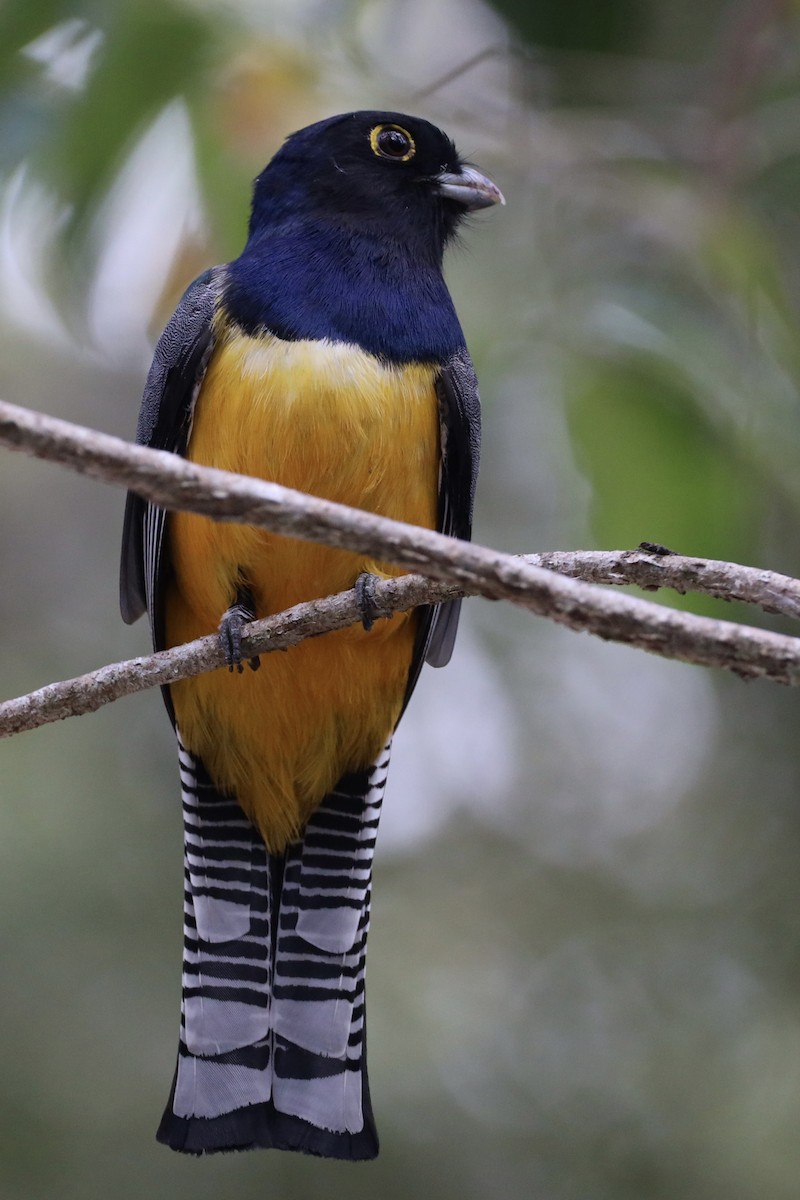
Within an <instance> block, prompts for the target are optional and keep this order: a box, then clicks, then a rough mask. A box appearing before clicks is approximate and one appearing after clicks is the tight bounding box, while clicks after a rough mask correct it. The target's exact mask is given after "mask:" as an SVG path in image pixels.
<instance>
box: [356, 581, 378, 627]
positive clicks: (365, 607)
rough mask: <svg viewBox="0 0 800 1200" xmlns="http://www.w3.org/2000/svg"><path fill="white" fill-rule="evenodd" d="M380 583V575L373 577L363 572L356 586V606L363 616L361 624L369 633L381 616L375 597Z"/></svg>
mask: <svg viewBox="0 0 800 1200" xmlns="http://www.w3.org/2000/svg"><path fill="white" fill-rule="evenodd" d="M380 582H381V577H380V575H373V574H371V573H370V572H369V571H362V573H361V574H360V575H359V576H358V578H357V579H356V582H355V584H354V587H355V592H356V604H357V605H358V611H359V612H360V614H361V624H362V625H363V626H364V629H365V631H366V632H367V633H369V631H370V629H372V626H373V625H374V624H375V620H376V618H377V617H379V616H380V615H381V608H380V605H379V604H378V601H377V599H376V597H375V588H376V585H377V584H379V583H380Z"/></svg>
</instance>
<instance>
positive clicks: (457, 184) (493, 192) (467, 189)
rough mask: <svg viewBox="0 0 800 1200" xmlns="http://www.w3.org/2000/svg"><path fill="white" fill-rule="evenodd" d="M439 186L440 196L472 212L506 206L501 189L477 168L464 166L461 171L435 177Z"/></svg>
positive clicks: (443, 173) (446, 172) (444, 172)
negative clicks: (477, 209) (499, 205)
mask: <svg viewBox="0 0 800 1200" xmlns="http://www.w3.org/2000/svg"><path fill="white" fill-rule="evenodd" d="M434 182H435V183H437V184H438V185H439V194H440V195H442V196H447V198H448V200H455V201H456V203H457V204H463V206H464V208H466V209H469V210H470V211H472V210H474V209H476V208H489V207H490V206H491V205H492V204H505V198H504V197H503V193H502V192H501V191H500V188H499V187H498V186H497V185H496V184H494V183H492V181H491V179H487V177H486V176H485V175H482V174H481V172H480V171H479V170H478V169H477V167H470V166H466V165H465V166H463V167H462V168H461V170H460V171H443V172H442V174H441V175H435V176H434Z"/></svg>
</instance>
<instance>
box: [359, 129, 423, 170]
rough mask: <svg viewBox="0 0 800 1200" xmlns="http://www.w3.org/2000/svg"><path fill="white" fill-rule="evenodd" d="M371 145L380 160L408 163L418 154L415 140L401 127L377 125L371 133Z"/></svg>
mask: <svg viewBox="0 0 800 1200" xmlns="http://www.w3.org/2000/svg"><path fill="white" fill-rule="evenodd" d="M369 144H370V146H371V147H372V153H373V154H377V156H378V158H391V159H394V161H395V162H408V160H409V159H410V158H413V157H414V155H415V154H416V152H417V147H416V145H415V144H414V139H413V138H412V136H411V134H410V133H409V132H408V130H407V129H403V127H402V126H401V125H375V126H374V127H373V128H372V129H371V130H370V133H369Z"/></svg>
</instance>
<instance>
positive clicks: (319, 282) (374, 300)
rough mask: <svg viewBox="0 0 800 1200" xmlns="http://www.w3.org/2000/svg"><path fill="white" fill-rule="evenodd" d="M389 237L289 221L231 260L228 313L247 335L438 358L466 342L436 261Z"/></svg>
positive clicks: (403, 357)
mask: <svg viewBox="0 0 800 1200" xmlns="http://www.w3.org/2000/svg"><path fill="white" fill-rule="evenodd" d="M414 251H415V247H413V246H412V247H409V246H407V245H405V244H403V243H401V242H399V241H395V240H394V239H392V238H391V237H376V236H375V235H374V234H369V235H366V234H362V233H360V232H359V231H358V230H355V229H352V228H342V227H340V226H338V225H336V224H333V223H331V224H326V223H324V222H322V221H310V220H308V219H302V220H297V221H296V222H295V221H287V222H285V223H282V224H281V225H279V226H278V227H277V228H272V229H270V230H264V231H263V232H262V233H261V234H260V235H259V236H257V237H253V238H251V240H250V241H249V242H248V244H247V246H246V247H245V249H244V251H243V252H242V254H241V255H240V257H239V258H237V259H236V260H235V261H234V262H232V263H230V265H229V267H228V272H227V282H226V285H225V291H224V305H225V308H226V310H227V314H228V316H229V318H230V319H232V320H233V321H234V322H235V323H236V324H237V325H238V326H239V327H240V328H241V329H243V330H244V331H245V332H246V333H249V334H253V335H255V334H257V333H259V332H261V331H263V330H268V331H269V332H271V333H274V334H275V335H276V336H278V337H281V338H285V339H286V340H288V341H295V340H297V339H300V338H312V339H322V338H328V339H330V340H331V341H334V342H348V343H351V344H353V345H357V346H360V347H361V348H362V349H363V350H366V351H368V352H369V353H371V354H375V355H377V356H378V357H379V358H382V359H384V360H385V361H388V362H395V363H408V362H432V363H444V362H446V361H447V359H449V358H450V357H451V355H452V354H453V353H454V352H455V351H456V350H458V349H459V348H460V347H462V346H463V345H464V335H463V333H462V331H461V326H460V325H459V322H458V317H457V316H456V312H455V309H454V307H453V302H452V300H451V298H450V293H449V292H448V290H447V286H446V284H445V282H444V279H443V277H442V273H441V269H440V267H439V264H438V263H436V262H435V261H431V259H430V257H429V256H426V255H422V254H415V252H414Z"/></svg>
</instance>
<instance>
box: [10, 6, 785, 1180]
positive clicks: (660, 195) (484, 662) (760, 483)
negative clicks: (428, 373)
mask: <svg viewBox="0 0 800 1200" xmlns="http://www.w3.org/2000/svg"><path fill="white" fill-rule="evenodd" d="M799 32H800V14H799V13H798V5H797V3H790V2H789V0H785V2H783V3H781V2H779V0H742V2H741V3H738V2H737V3H734V2H733V0H704V2H703V3H698V2H697V0H671V3H669V4H667V3H664V2H663V0H603V3H602V4H597V3H592V2H591V0H572V2H571V3H570V4H564V3H563V2H562V0H495V3H484V2H483V0H436V3H435V4H434V3H429V2H427V0H396V2H389V0H336V2H333V0H327V2H323V0H194V2H193V0H117V2H116V3H114V4H103V3H98V2H97V0H71V2H66V0H8V2H7V3H6V4H5V5H3V7H2V8H1V9H0V374H1V376H2V378H0V395H1V396H2V397H3V398H4V399H7V400H10V401H13V402H15V403H18V404H23V405H28V406H30V407H32V408H34V409H41V410H43V411H46V412H50V413H54V414H57V415H58V416H61V417H65V418H68V419H70V420H73V421H77V422H79V423H83V424H86V425H91V426H94V427H97V428H99V429H102V430H106V431H109V432H112V433H115V434H119V435H122V436H126V437H130V436H132V434H133V431H134V428H135V423H136V415H137V411H138V405H139V398H140V395H141V388H142V383H143V379H144V375H145V372H146V368H147V365H148V362H149V357H150V353H151V348H152V344H153V340H154V337H155V336H156V335H157V334H158V332H159V330H160V328H161V327H162V325H163V323H164V322H165V320H166V319H167V317H168V315H169V313H170V312H171V310H172V307H173V306H174V304H175V302H176V300H177V298H178V296H179V295H180V293H181V292H182V290H183V288H184V286H185V284H186V283H187V282H188V281H189V280H190V279H191V278H193V276H194V275H196V274H197V273H199V271H201V270H202V269H204V268H205V267H206V266H208V265H210V264H211V263H215V262H220V261H225V260H226V259H228V258H230V257H232V256H235V255H236V254H237V253H238V251H239V248H240V246H241V244H242V240H243V235H244V230H245V225H246V220H247V214H248V204H249V189H250V180H251V179H252V178H253V177H254V176H255V174H256V173H257V172H258V171H259V170H260V169H261V167H262V166H263V164H264V163H265V162H266V160H267V159H268V158H269V157H270V156H271V154H272V153H273V152H274V151H275V150H276V149H277V147H278V145H279V144H280V142H281V140H282V138H283V137H284V136H285V135H286V134H287V133H288V132H290V131H292V130H294V129H297V128H299V127H300V126H302V125H305V124H307V123H309V122H310V121H314V120H317V119H319V118H321V117H323V116H327V115H329V114H331V113H333V112H336V111H341V110H347V109H350V108H362V107H378V108H396V109H400V110H405V111H411V112H415V113H418V114H420V115H424V116H426V117H428V118H429V119H431V120H433V121H435V122H437V123H439V124H441V125H442V126H443V127H444V128H446V129H447V130H448V132H450V133H451V134H452V135H453V136H454V138H455V140H456V141H457V144H458V145H459V147H460V149H461V150H462V152H463V153H465V154H466V155H467V156H469V157H471V158H473V159H474V160H475V161H477V162H478V163H480V165H481V166H482V167H483V168H484V169H485V170H486V171H487V172H488V173H489V174H490V175H492V176H493V177H494V178H495V179H496V180H497V182H498V184H499V185H500V186H501V187H502V189H503V190H504V192H505V194H506V197H507V199H508V207H507V208H505V209H503V210H501V211H500V210H497V211H493V212H491V213H490V214H480V215H479V216H477V217H476V218H475V219H474V221H473V222H472V227H471V228H470V229H468V230H467V231H466V233H465V235H464V237H463V239H462V244H461V245H460V246H459V247H457V248H456V249H455V251H454V252H452V253H451V255H450V259H449V263H448V278H449V282H450V285H451V290H452V292H453V294H454V297H455V300H456V305H457V307H458V309H459V312H460V314H461V316H462V321H463V324H464V327H465V330H466V334H467V340H468V342H469V345H470V347H471V349H472V352H473V356H474V358H475V361H476V365H477V368H478V373H479V376H480V378H481V386H482V394H483V399H484V408H485V442H484V447H485V448H484V455H483V473H482V480H481V485H480V491H479V502H478V512H477V527H476V539H477V540H479V541H481V542H484V543H488V544H492V545H495V546H497V547H500V548H502V549H506V550H510V551H519V552H522V551H534V550H543V549H556V548H558V549H570V548H577V547H614V548H621V547H630V546H635V545H636V544H637V543H638V542H639V541H641V540H642V539H647V540H651V541H659V542H663V543H665V544H666V545H668V546H670V547H673V548H674V549H677V550H679V551H681V552H684V553H687V554H698V555H706V556H709V557H714V558H726V559H732V560H737V561H742V562H747V563H752V564H755V565H759V566H763V567H770V568H773V569H776V570H780V571H785V572H788V573H790V574H794V575H798V574H800V545H798V537H797V527H798V523H799V522H800V405H798V387H800V338H799V337H798V334H799V333H800V211H798V188H799V187H800V38H799V37H798V33H799ZM0 460H1V465H0V506H1V508H2V519H0V562H1V563H2V586H1V587H0V619H1V620H2V628H3V630H4V639H3V640H4V651H3V656H2V681H1V683H0V687H1V688H2V694H3V695H4V696H13V695H17V694H21V693H23V692H26V691H29V690H31V689H33V688H35V687H38V686H41V685H42V684H44V683H47V682H49V681H51V680H53V679H60V678H65V677H69V676H71V675H74V674H79V673H81V672H83V671H85V670H89V669H91V668H93V667H97V666H100V665H102V664H104V663H106V662H109V661H114V660H118V659H122V658H125V657H128V656H131V655H134V654H137V653H142V652H145V651H146V650H147V648H148V633H147V630H146V628H145V626H144V625H143V624H139V625H137V626H134V627H133V628H130V629H128V628H126V627H125V626H124V625H123V624H122V623H121V621H120V619H119V617H118V613H117V555H118V542H119V533H120V525H121V516H122V507H123V496H122V493H121V492H118V491H115V490H114V489H111V488H109V487H107V486H103V485H101V484H97V483H93V482H91V481H88V480H85V479H81V478H78V477H76V476H73V475H70V474H68V473H66V472H64V471H61V470H60V469H58V468H56V467H52V466H47V465H44V464H42V463H38V462H35V461H33V460H30V459H27V458H24V457H21V456H17V455H13V454H10V453H8V452H6V451H0ZM659 599H663V601H664V602H665V603H672V602H675V601H674V600H672V599H670V597H668V596H664V597H659ZM681 603H687V604H691V605H692V606H693V607H695V609H696V610H697V611H703V612H711V613H716V614H717V615H727V616H733V617H737V616H742V615H743V614H742V612H741V611H740V610H737V609H732V608H730V607H729V608H725V607H724V606H722V605H716V606H715V605H712V603H711V602H709V601H702V600H701V601H697V600H694V601H681ZM797 729H798V696H797V695H796V694H794V693H792V692H790V691H788V690H784V689H780V688H778V687H776V686H773V685H768V684H761V683H756V684H753V683H751V684H748V685H745V684H744V683H742V682H741V681H739V680H737V679H735V678H729V677H727V676H724V675H723V674H722V673H716V674H715V673H712V672H706V671H702V670H700V669H697V668H693V667H688V666H683V665H680V664H676V663H669V662H664V661H661V660H659V659H656V658H651V657H648V656H647V655H644V654H642V653H639V652H634V651H631V650H628V649H625V648H620V647H616V646H610V645H605V644H602V643H599V642H596V641H593V640H591V639H590V638H588V637H586V636H577V635H575V634H572V633H569V632H566V631H564V630H562V629H559V628H557V627H555V626H552V625H550V624H548V623H546V622H543V621H538V620H535V619H534V618H533V617H530V616H528V615H526V614H524V613H521V612H519V611H515V610H513V609H512V608H510V607H509V606H502V605H491V604H488V603H484V602H481V601H471V602H470V603H469V604H468V605H467V606H466V613H465V618H464V621H463V626H462V633H461V636H460V641H459V646H458V648H457V653H456V657H455V660H454V662H453V663H452V665H451V666H450V668H448V670H447V671H444V672H430V671H429V672H428V673H427V675H426V676H425V678H424V679H423V682H422V683H421V685H420V687H419V690H418V694H417V696H416V698H415V703H414V704H413V705H412V706H411V710H410V712H409V714H408V716H407V718H406V720H405V721H404V723H403V726H402V729H401V732H400V734H399V735H398V738H397V748H396V756H395V763H394V773H393V776H392V777H391V781H390V789H389V796H388V800H387V807H386V810H385V811H386V816H385V826H384V829H383V832H382V839H381V842H380V844H379V855H378V863H377V878H376V884H375V905H374V915H373V932H372V935H371V953H370V970H369V994H370V1018H369V1020H370V1059H371V1079H372V1091H373V1097H374V1102H375V1108H376V1111H377V1115H378V1123H379V1128H380V1133H381V1136H382V1153H381V1157H380V1158H379V1159H378V1161H377V1162H376V1163H374V1164H371V1165H367V1166H364V1165H361V1166H354V1165H347V1164H339V1163H331V1162H317V1161H311V1160H307V1159H304V1158H301V1157H298V1156H293V1155H286V1154H284V1155H281V1154H269V1155H265V1154H263V1153H262V1154H249V1155H236V1156H226V1157H224V1158H215V1159H209V1160H206V1161H195V1160H191V1159H184V1158H182V1157H179V1156H177V1155H174V1154H170V1152H169V1151H167V1150H166V1149H164V1148H163V1147H160V1146H158V1145H157V1144H156V1143H155V1141H154V1140H153V1133H154V1130H155V1126H156V1124H157V1121H158V1118H159V1116H160V1113H161V1109H162V1107H163V1104H164V1102H165V1100H166V1096H167V1090H168V1086H169V1082H170V1079H171V1075H172V1070H173V1062H174V1056H175V1052H176V1046H177V1033H178V1006H179V983H180V981H179V972H180V945H181V891H182V878H181V848H180V811H179V801H178V790H177V771H176V763H175V754H174V747H173V742H172V735H171V731H170V729H169V725H168V722H167V719H166V716H165V714H164V712H163V709H162V705H161V702H160V699H159V697H158V696H157V695H156V694H155V693H152V692H151V693H149V694H146V695H142V696H139V697H136V698H133V699H128V700H124V701H121V702H119V703H118V704H116V705H113V706H111V707H108V708H106V709H104V710H103V711H101V712H99V713H97V714H96V715H94V716H90V717H85V718H82V719H80V720H73V721H70V722H67V723H63V724H61V725H58V726H50V727H48V728H45V729H42V730H39V731H37V732H35V733H26V734H23V735H21V736H19V737H17V738H15V739H13V740H12V741H7V742H4V743H3V745H2V751H1V752H0V779H2V802H0V962H1V963H2V966H0V978H1V980H2V982H1V983H0V1196H2V1200H28V1198H29V1197H31V1196H34V1195H35V1196H55V1197H58V1198H59V1200H78V1198H80V1200H94V1198H98V1200H99V1198H101V1197H102V1198H104V1200H105V1198H106V1197H108V1196H114V1197H117V1198H120V1200H125V1198H127V1197H142V1196H148V1197H170V1200H178V1198H179V1197H184V1196H185V1197H192V1200H212V1198H213V1200H217V1198H218V1197H220V1196H223V1197H228V1196H236V1197H238V1198H240V1200H248V1198H249V1197H253V1198H255V1197H259V1198H260V1197H263V1196H265V1195H269V1196H274V1197H286V1198H290V1197H297V1198H298V1200H300V1198H303V1197H308V1196H311V1195H314V1196H319V1197H326V1198H328V1197H329V1198H331V1200H339V1198H340V1197H341V1198H345V1197H346V1198H347V1200H362V1198H364V1200H366V1198H368V1197H370V1198H371V1197H375V1196H380V1197H384V1198H386V1200H391V1198H392V1197H406V1196H422V1197H432V1198H436V1200H439V1198H441V1200H456V1198H457V1200H472V1198H478V1197H498V1196H502V1197H509V1198H516V1197H520V1198H522V1197H536V1198H537V1200H674V1198H675V1197H685V1198H687V1200H750V1198H751V1197H752V1198H756V1197H758V1198H759V1200H761V1198H763V1197H765V1196H766V1197H770V1200H796V1197H797V1196H798V1195H800V1138H798V1127H799V1126H800V871H798V866H797V864H798V853H800V779H798V775H799V774H800V754H799V753H798V736H797Z"/></svg>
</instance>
